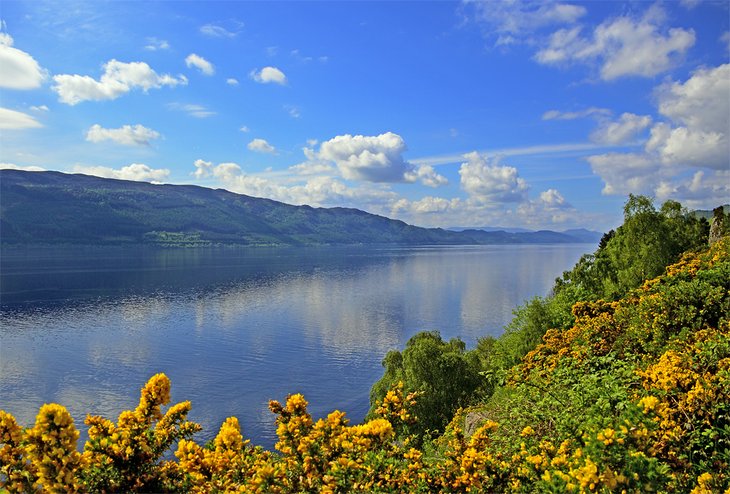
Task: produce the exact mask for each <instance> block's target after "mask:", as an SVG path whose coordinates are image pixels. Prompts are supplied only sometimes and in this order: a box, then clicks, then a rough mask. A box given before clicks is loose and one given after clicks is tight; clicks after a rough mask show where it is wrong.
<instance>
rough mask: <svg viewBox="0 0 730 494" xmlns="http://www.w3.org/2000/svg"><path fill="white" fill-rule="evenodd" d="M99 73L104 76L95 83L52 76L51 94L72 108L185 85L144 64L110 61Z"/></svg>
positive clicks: (78, 77)
mask: <svg viewBox="0 0 730 494" xmlns="http://www.w3.org/2000/svg"><path fill="white" fill-rule="evenodd" d="M103 69H104V74H102V76H101V78H100V80H98V81H97V80H96V79H94V78H92V77H90V76H87V75H77V74H73V75H69V74H61V75H56V76H53V80H54V81H55V83H56V85H55V86H53V90H54V91H56V92H57V93H58V96H59V101H61V102H63V103H66V104H68V105H76V104H78V103H81V102H82V101H101V100H113V99H117V98H119V97H120V96H122V95H124V94H126V93H128V92H130V91H131V90H133V89H141V90H143V91H145V92H147V91H149V90H150V89H159V88H161V87H163V86H170V87H175V86H178V85H185V84H187V83H188V80H187V79H186V78H185V76H179V77H173V76H171V75H169V74H163V75H159V74H158V73H157V72H155V71H154V70H152V68H151V67H150V66H149V65H147V64H146V63H144V62H129V63H126V62H119V61H118V60H114V59H112V60H110V61H108V62H107V63H105V64H104V65H103Z"/></svg>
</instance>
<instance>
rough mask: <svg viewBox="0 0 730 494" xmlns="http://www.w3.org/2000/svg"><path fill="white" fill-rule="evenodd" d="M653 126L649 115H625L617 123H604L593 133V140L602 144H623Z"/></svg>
mask: <svg viewBox="0 0 730 494" xmlns="http://www.w3.org/2000/svg"><path fill="white" fill-rule="evenodd" d="M649 125H651V117H650V116H648V115H643V116H642V115H634V114H633V113H624V114H622V115H621V117H620V118H619V119H618V120H616V121H613V122H611V121H604V122H603V123H601V125H599V127H598V128H597V129H596V130H595V131H593V133H591V140H592V141H594V142H598V143H601V144H612V145H617V144H623V143H625V142H628V141H629V140H631V139H633V138H634V137H636V135H637V134H639V133H640V132H641V131H643V130H644V129H646V128H647V127H648V126H649Z"/></svg>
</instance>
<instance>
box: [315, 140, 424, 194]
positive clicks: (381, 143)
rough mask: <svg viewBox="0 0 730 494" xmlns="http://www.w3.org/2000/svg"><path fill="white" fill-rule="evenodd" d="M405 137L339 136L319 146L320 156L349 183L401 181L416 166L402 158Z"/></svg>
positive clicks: (318, 154)
mask: <svg viewBox="0 0 730 494" xmlns="http://www.w3.org/2000/svg"><path fill="white" fill-rule="evenodd" d="M405 150H406V145H405V142H404V141H403V138H402V137H401V136H399V135H398V134H394V133H393V132H386V133H384V134H380V135H378V136H363V135H355V136H353V135H350V134H345V135H340V136H336V137H334V138H332V139H330V140H328V141H325V142H323V143H322V144H321V145H320V146H319V152H318V153H317V157H318V158H319V159H321V160H325V161H331V162H334V163H335V164H336V165H337V168H338V169H339V171H340V173H341V174H342V176H343V177H344V178H346V179H348V180H365V181H368V182H402V181H404V180H405V179H406V178H405V174H406V173H407V172H410V171H411V170H412V168H413V165H411V164H410V163H408V162H406V161H405V160H404V159H403V156H402V155H403V152H404V151H405Z"/></svg>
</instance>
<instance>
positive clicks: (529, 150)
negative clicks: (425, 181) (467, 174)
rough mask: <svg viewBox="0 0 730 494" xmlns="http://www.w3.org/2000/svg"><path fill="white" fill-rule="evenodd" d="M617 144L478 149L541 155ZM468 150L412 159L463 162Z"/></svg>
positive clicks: (501, 153) (432, 162)
mask: <svg viewBox="0 0 730 494" xmlns="http://www.w3.org/2000/svg"><path fill="white" fill-rule="evenodd" d="M609 147H615V146H606V145H602V144H596V143H586V142H577V143H565V144H544V145H537V146H524V147H514V148H497V149H484V150H480V151H477V152H478V153H479V154H482V155H487V156H541V155H551V154H565V153H576V152H583V151H591V152H592V151H595V150H596V149H602V148H609ZM466 154H468V152H463V153H453V154H442V155H437V156H424V157H422V158H413V159H411V160H410V161H411V162H413V163H416V164H419V165H432V166H437V165H448V164H453V163H461V162H462V161H464V156H465V155H466Z"/></svg>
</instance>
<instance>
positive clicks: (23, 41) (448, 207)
mask: <svg viewBox="0 0 730 494" xmlns="http://www.w3.org/2000/svg"><path fill="white" fill-rule="evenodd" d="M0 24H1V25H0V168H17V169H25V170H56V171H62V172H68V173H85V174H90V175H98V176H101V177H107V178H119V179H127V180H141V181H148V182H153V183H171V184H197V185H201V186H204V187H211V188H224V189H227V190H230V191H233V192H237V193H242V194H247V195H251V196H256V197H266V198H271V199H275V200H279V201H283V202H286V203H290V204H309V205H311V206H315V207H335V206H340V207H354V208H358V209H362V210H365V211H368V212H371V213H375V214H380V215H384V216H388V217H391V218H398V219H402V220H404V221H406V222H408V223H411V224H415V225H419V226H429V227H431V226H440V227H484V226H503V227H523V228H530V229H551V230H564V229H568V228H581V227H583V228H589V229H593V230H600V231H606V230H608V229H610V228H614V227H616V226H617V225H619V224H620V223H621V219H622V206H623V204H624V203H625V201H626V199H627V197H628V194H631V193H633V194H645V195H648V196H650V197H653V198H654V200H655V204H656V205H657V206H658V205H660V204H661V203H663V202H664V201H666V200H669V199H672V200H677V201H679V202H681V203H682V204H683V205H684V206H687V207H689V208H702V209H711V208H713V207H715V206H717V205H719V204H722V203H727V202H730V161H729V158H728V157H729V156H730V141H729V139H730V137H729V136H730V2H728V1H727V0H724V1H720V2H712V1H702V0H700V1H697V0H683V1H671V2H670V1H666V2H656V3H652V2H646V1H642V2H620V1H591V2H535V1H519V0H514V1H504V2H498V1H496V0H495V1H487V2H477V1H464V2H446V1H443V2H435V1H428V2H426V1H420V2H419V1H408V2H384V1H379V2H375V1H372V2H353V1H337V2H326V1H317V2H308V1H302V2H280V1H274V2H243V1H240V2H239V1H223V2H212V1H208V2H193V1H185V2H176V1H166V2H141V1H137V2H124V1H115V2H109V3H107V2H101V1H96V0H95V1H90V2H83V1H73V0H69V1H64V2H58V1H48V2H46V1H42V0H32V1H27V2H22V1H12V0H3V2H2V7H1V8H0Z"/></svg>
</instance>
